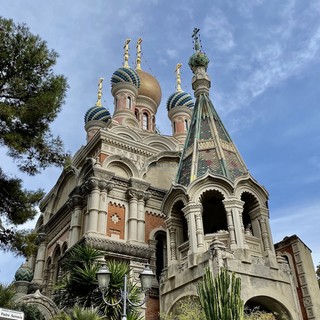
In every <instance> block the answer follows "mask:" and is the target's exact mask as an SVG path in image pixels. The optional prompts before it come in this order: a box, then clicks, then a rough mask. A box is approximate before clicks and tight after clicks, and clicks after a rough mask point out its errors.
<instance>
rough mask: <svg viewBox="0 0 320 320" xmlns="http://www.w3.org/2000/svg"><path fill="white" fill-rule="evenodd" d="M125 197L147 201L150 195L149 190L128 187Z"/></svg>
mask: <svg viewBox="0 0 320 320" xmlns="http://www.w3.org/2000/svg"><path fill="white" fill-rule="evenodd" d="M127 198H128V199H129V200H130V199H136V200H143V201H147V200H149V199H150V198H151V195H150V193H149V192H145V191H143V190H138V189H135V188H129V189H128V191H127Z"/></svg>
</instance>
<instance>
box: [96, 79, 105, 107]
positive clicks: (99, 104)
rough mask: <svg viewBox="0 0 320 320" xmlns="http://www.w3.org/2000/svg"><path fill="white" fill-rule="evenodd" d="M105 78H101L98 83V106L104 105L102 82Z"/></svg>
mask: <svg viewBox="0 0 320 320" xmlns="http://www.w3.org/2000/svg"><path fill="white" fill-rule="evenodd" d="M103 80H104V79H103V78H100V79H99V83H98V100H97V102H96V106H97V107H102V103H101V98H102V82H103Z"/></svg>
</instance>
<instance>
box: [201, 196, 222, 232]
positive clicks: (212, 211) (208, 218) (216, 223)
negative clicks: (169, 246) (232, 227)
mask: <svg viewBox="0 0 320 320" xmlns="http://www.w3.org/2000/svg"><path fill="white" fill-rule="evenodd" d="M201 198H202V199H201V200H202V201H201V202H202V206H203V216H202V219H203V231H204V234H205V235H206V234H208V233H215V232H217V231H220V230H225V231H227V230H228V224H227V215H226V211H225V209H224V205H223V202H222V201H223V199H224V198H223V195H222V194H221V193H220V192H218V191H206V192H205V193H204V194H203V195H202V197H201Z"/></svg>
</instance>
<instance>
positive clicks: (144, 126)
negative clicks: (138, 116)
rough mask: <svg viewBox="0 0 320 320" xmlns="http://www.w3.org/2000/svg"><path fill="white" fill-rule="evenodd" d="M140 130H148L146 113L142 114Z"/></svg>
mask: <svg viewBox="0 0 320 320" xmlns="http://www.w3.org/2000/svg"><path fill="white" fill-rule="evenodd" d="M142 129H143V130H148V129H149V117H148V114H147V113H146V112H144V113H143V114H142Z"/></svg>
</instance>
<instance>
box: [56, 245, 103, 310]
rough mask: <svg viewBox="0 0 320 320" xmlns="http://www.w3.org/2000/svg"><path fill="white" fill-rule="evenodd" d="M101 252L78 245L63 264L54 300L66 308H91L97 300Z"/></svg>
mask: <svg viewBox="0 0 320 320" xmlns="http://www.w3.org/2000/svg"><path fill="white" fill-rule="evenodd" d="M102 258H103V254H102V252H101V251H100V250H97V249H95V248H92V247H90V246H87V245H77V246H75V247H74V248H72V250H71V251H70V252H69V254H68V255H67V256H66V257H65V259H64V260H63V261H62V264H61V270H62V274H63V276H62V278H61V280H60V282H59V283H58V284H57V285H56V287H55V293H54V300H55V302H56V303H57V304H58V305H59V306H60V307H64V308H71V307H73V306H74V305H76V304H79V305H81V306H82V307H91V306H92V305H93V301H94V300H96V297H97V292H96V289H97V287H98V282H97V279H96V273H97V271H98V270H99V268H100V263H99V259H100V260H101V259H102Z"/></svg>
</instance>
